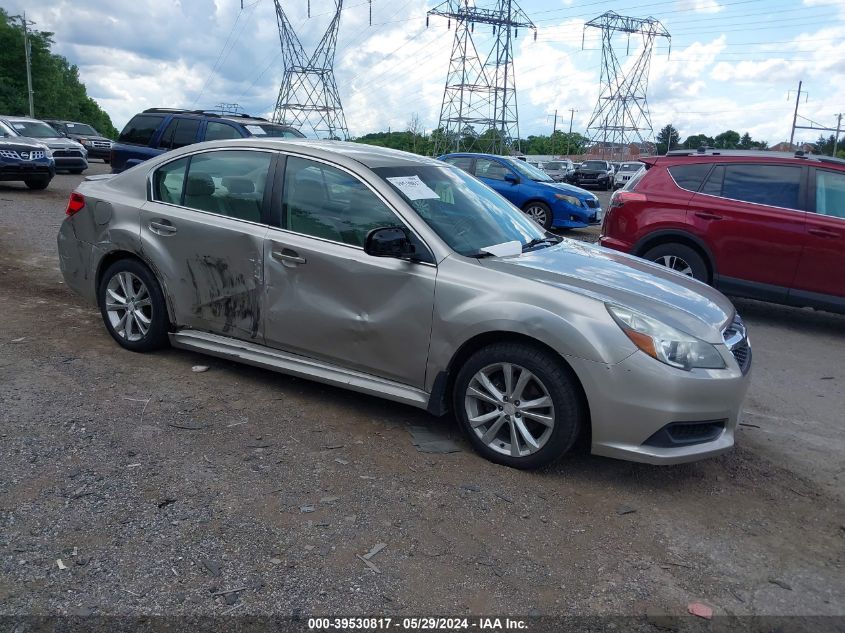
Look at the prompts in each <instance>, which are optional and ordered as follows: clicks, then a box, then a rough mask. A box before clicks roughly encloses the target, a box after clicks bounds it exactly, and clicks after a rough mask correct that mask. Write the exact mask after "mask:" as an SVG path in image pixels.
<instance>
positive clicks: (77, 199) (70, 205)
mask: <svg viewBox="0 0 845 633" xmlns="http://www.w3.org/2000/svg"><path fill="white" fill-rule="evenodd" d="M84 208H85V196H83V195H82V194H81V193H76V192H75V191H74V192H73V193H72V194H70V200H68V201H67V209H65V215H68V216H70V215H73V214H75V213H79V212H80V211H82V209H84Z"/></svg>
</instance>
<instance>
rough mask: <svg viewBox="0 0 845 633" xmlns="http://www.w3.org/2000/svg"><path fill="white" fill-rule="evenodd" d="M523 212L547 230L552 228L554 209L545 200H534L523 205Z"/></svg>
mask: <svg viewBox="0 0 845 633" xmlns="http://www.w3.org/2000/svg"><path fill="white" fill-rule="evenodd" d="M522 210H523V212H524V213H525V215H527V216H528V217H529V218H531V219H532V220H534V221H535V222H536V223H537V224H539V225H540V226H542V227H543V228H544V229H546V230H547V231H548V230H549V229H550V228H552V219H553V216H552V210H551V208H549V205H547V204H546V203H545V202H539V201H536V200H535V201H533V202H529V203H527V204H526V205H525V207H523V209H522Z"/></svg>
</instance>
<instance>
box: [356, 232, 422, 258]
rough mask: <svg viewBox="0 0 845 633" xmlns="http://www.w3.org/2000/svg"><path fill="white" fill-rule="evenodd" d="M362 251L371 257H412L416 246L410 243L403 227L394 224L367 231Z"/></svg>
mask: <svg viewBox="0 0 845 633" xmlns="http://www.w3.org/2000/svg"><path fill="white" fill-rule="evenodd" d="M364 252H365V253H366V254H367V255H372V256H373V257H394V258H396V259H413V257H414V255H415V254H416V247H415V246H414V245H413V244H411V240H409V239H408V234H407V233H406V232H405V229H402V228H398V227H395V226H394V227H382V228H378V229H373V230H372V231H370V232H369V233H367V239H366V240H364Z"/></svg>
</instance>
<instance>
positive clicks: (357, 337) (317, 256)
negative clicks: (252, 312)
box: [264, 228, 437, 388]
mask: <svg viewBox="0 0 845 633" xmlns="http://www.w3.org/2000/svg"><path fill="white" fill-rule="evenodd" d="M264 249H265V250H264V252H265V262H266V264H265V278H266V283H265V287H266V306H267V314H266V317H265V337H266V340H267V344H268V345H270V346H273V347H277V348H281V349H285V350H287V351H291V352H294V353H297V354H301V355H303V356H308V357H311V358H317V359H320V360H325V361H329V362H332V363H335V364H338V365H342V366H344V367H348V368H351V369H357V370H360V371H364V372H366V373H370V374H374V375H376V376H381V377H383V378H388V379H391V380H395V381H398V382H401V383H404V384H407V385H411V386H414V387H419V388H423V386H424V383H425V366H426V361H427V359H428V344H429V340H430V336H431V315H432V308H433V305H434V283H435V278H436V274H437V268H436V267H435V266H433V265H429V264H422V263H412V262H408V261H402V260H398V259H391V258H387V257H371V256H369V255H367V254H365V253H364V251H363V250H362V249H360V248H356V247H354V246H348V245H346V244H339V243H336V242H332V241H328V240H321V239H317V238H312V237H308V236H305V235H298V234H295V233H292V232H288V231H282V230H279V229H274V228H270V230H269V232H268V234H267V240H266V243H265V247H264Z"/></svg>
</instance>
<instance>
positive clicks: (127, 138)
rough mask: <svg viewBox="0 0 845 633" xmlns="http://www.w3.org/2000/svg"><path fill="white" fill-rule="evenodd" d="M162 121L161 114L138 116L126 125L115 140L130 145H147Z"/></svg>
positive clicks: (162, 116)
mask: <svg viewBox="0 0 845 633" xmlns="http://www.w3.org/2000/svg"><path fill="white" fill-rule="evenodd" d="M163 120H164V115H163V114H138V115H136V116H134V117H132V120H131V121H129V123H127V124H126V127H125V128H123V131H122V132H121V133H120V136H119V137H118V139H117V140H118V142H119V143H129V144H130V145H149V143H150V140H151V139H152V138H153V134H155V131H156V130H157V129H158V126H159V125H161V122H162V121H163Z"/></svg>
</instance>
